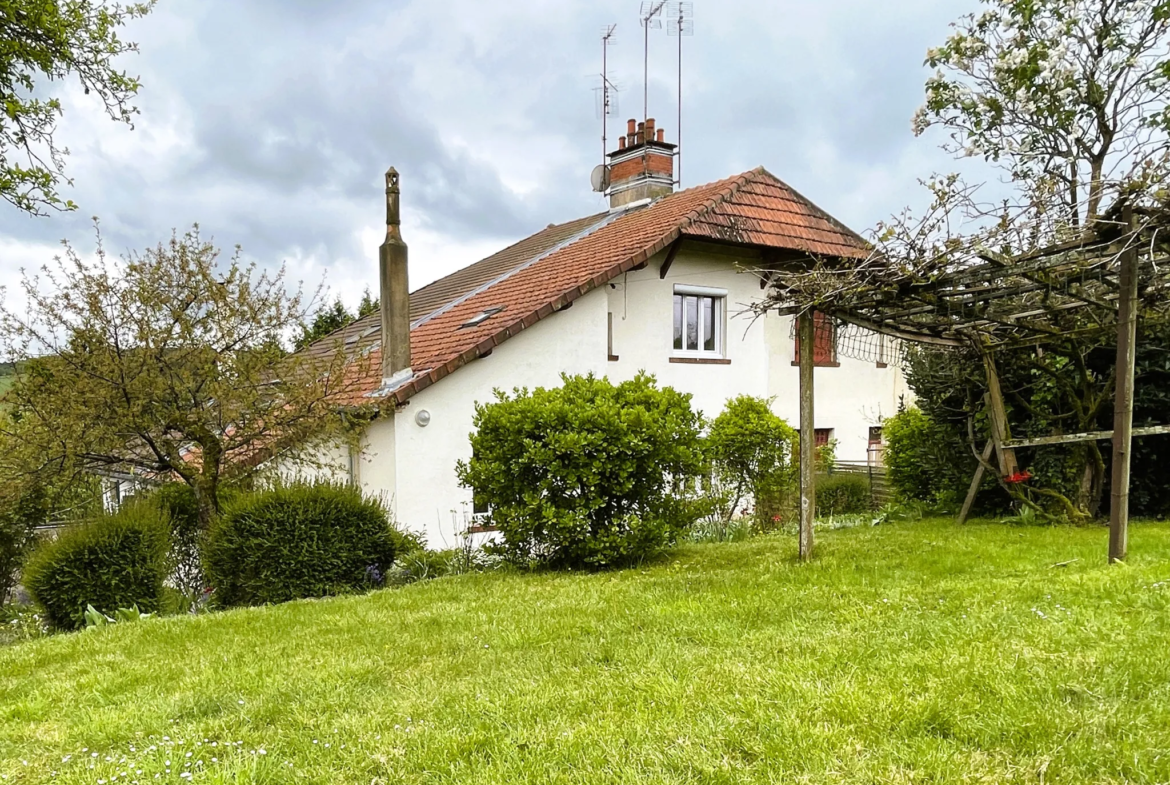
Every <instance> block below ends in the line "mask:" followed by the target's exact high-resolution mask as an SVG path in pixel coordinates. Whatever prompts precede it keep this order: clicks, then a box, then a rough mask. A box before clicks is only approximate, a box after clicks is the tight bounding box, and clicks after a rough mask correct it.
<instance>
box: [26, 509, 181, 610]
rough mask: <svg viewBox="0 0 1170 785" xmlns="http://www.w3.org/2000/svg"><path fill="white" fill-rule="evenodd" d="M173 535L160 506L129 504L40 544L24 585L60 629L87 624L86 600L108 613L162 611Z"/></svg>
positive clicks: (30, 560)
mask: <svg viewBox="0 0 1170 785" xmlns="http://www.w3.org/2000/svg"><path fill="white" fill-rule="evenodd" d="M168 535H169V522H168V521H167V518H166V515H165V514H164V513H163V512H161V511H160V510H159V509H158V508H156V507H154V506H152V505H147V504H130V505H127V506H126V507H124V508H123V509H122V510H120V511H119V512H118V513H117V514H114V515H109V516H105V517H102V518H99V519H98V520H96V521H94V522H92V523H87V524H84V525H82V526H79V527H77V528H75V529H71V530H67V531H65V532H63V533H62V534H61V535H60V536H59V537H57V539H56V540H52V541H50V542H46V543H44V544H43V545H41V546H40V547H39V548H37V549H36V550H35V551H34V552H33V554H32V556H31V557H30V558H29V560H28V563H27V564H26V565H25V567H24V572H23V583H24V586H25V588H26V589H28V591H29V593H30V594H31V595H32V597H33V599H34V600H36V602H37V604H38V605H40V606H41V608H42V609H43V610H44V612H45V618H46V619H47V620H48V622H49V623H50V624H51V625H52V626H53V627H55V628H57V629H61V630H76V629H80V628H82V627H84V626H85V608H86V606H87V605H93V607H94V608H96V609H97V610H99V611H101V612H102V613H104V614H105V615H107V616H113V615H114V613H115V611H117V610H118V609H119V608H130V607H133V606H138V609H139V610H140V611H142V612H143V613H157V612H158V611H159V610H160V609H161V607H162V604H163V598H164V588H163V582H164V581H165V580H166V577H167V573H168V572H169V565H168V563H167V551H168V548H169V536H168Z"/></svg>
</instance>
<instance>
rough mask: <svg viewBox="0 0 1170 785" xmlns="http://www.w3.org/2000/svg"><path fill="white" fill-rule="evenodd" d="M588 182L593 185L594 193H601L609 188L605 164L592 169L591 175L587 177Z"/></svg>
mask: <svg viewBox="0 0 1170 785" xmlns="http://www.w3.org/2000/svg"><path fill="white" fill-rule="evenodd" d="M589 182H591V183H592V184H593V190H594V191H597V193H603V192H604V191H605V189H606V188H609V167H608V166H606V165H605V164H598V165H597V166H595V167H593V174H591V175H590V176H589Z"/></svg>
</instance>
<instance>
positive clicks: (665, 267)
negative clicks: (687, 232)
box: [658, 237, 682, 281]
mask: <svg viewBox="0 0 1170 785" xmlns="http://www.w3.org/2000/svg"><path fill="white" fill-rule="evenodd" d="M681 247H682V238H681V237H680V238H679V239H677V240H675V241H674V242H673V243H671V245H670V250H669V251H667V252H666V260H665V261H663V263H662V267H660V268H659V270H658V277H659V278H660V279H662V280H663V281H665V280H666V274H667V273H668V272H670V266H671V265H672V264H674V257H676V256H678V249H679V248H681Z"/></svg>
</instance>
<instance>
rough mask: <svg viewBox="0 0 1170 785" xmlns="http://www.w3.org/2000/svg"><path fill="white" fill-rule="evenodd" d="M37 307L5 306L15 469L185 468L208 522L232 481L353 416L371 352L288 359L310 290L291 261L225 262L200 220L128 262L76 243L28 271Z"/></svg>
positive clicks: (56, 472)
mask: <svg viewBox="0 0 1170 785" xmlns="http://www.w3.org/2000/svg"><path fill="white" fill-rule="evenodd" d="M23 284H24V293H25V297H26V299H27V307H26V308H23V309H21V310H20V311H19V312H18V311H17V310H15V309H14V308H11V307H9V306H7V305H6V306H4V307H3V308H2V309H0V345H2V346H4V347H5V348H6V349H7V350H8V351H9V352H10V353H12V354H13V355H14V356H15V359H18V360H20V361H21V362H20V363H19V364H18V374H17V377H16V381H15V384H14V386H13V387H12V389H11V390H10V392H9V393H8V395H7V397H6V402H7V404H8V405H9V406H10V407H11V408H12V417H11V418H10V419H9V420H8V421H6V422H7V424H5V422H0V428H2V429H3V430H0V438H2V439H3V441H4V443H5V444H7V445H9V446H11V449H10V450H7V451H6V452H5V454H3V455H0V480H9V481H15V480H17V479H19V478H22V477H29V476H52V477H62V476H68V475H75V474H77V473H79V472H98V473H106V474H111V473H112V474H115V475H130V474H132V475H139V476H145V477H147V478H152V477H158V478H179V479H181V480H183V481H184V482H186V483H187V484H188V485H190V486H191V487H192V489H193V490H194V493H195V496H196V499H197V500H198V503H199V508H200V516H201V519H202V521H203V524H204V525H205V526H206V524H207V523H209V522H210V520H211V519H212V518H213V517H214V516H215V514H216V511H217V509H218V504H219V487H220V484H221V482H224V481H227V482H237V481H241V480H243V479H246V478H247V477H249V476H250V475H251V474H252V473H253V472H254V471H255V470H256V467H257V465H258V464H259V463H261V462H262V461H263V460H265V459H267V458H270V457H272V456H273V455H275V454H277V453H279V452H281V451H282V450H286V449H294V448H296V447H297V446H302V447H305V446H311V445H312V444H313V443H314V439H316V438H324V437H326V436H328V435H329V434H330V433H331V432H332V431H333V429H335V428H337V427H339V426H340V420H339V418H338V417H337V415H336V410H337V403H338V401H339V400H343V399H344V398H345V397H346V395H347V394H350V392H351V387H353V385H354V383H355V381H356V380H357V379H358V377H360V375H361V369H360V367H358V366H360V365H361V363H362V362H364V361H365V360H363V359H362V358H361V357H360V356H359V357H348V356H346V354H345V352H344V351H340V347H339V351H336V352H331V353H328V354H324V355H321V356H308V355H305V354H298V355H289V354H287V352H286V351H285V350H284V348H283V341H284V340H285V338H286V336H288V335H289V334H291V333H292V331H294V330H295V329H296V328H297V326H298V325H300V324H302V323H303V322H304V317H305V311H306V306H305V300H306V298H305V297H304V296H303V295H302V293H301V292H300V290H299V289H298V290H290V289H288V288H287V287H286V285H285V281H284V271H283V269H282V270H280V271H279V272H277V273H275V274H269V273H261V272H259V271H258V270H257V268H256V267H255V265H254V264H245V263H243V262H242V261H241V259H240V257H239V253H238V251H237V253H236V255H234V256H233V257H231V259H230V260H227V261H226V262H225V261H223V260H221V259H220V256H219V252H218V250H217V249H216V248H215V247H214V246H213V245H212V244H211V243H209V242H207V241H205V240H204V239H202V237H200V235H199V232H198V229H197V228H196V229H194V230H192V231H190V232H188V233H187V234H185V235H182V236H178V235H176V236H173V237H172V238H171V239H170V241H169V242H166V243H163V244H161V245H159V246H158V247H156V248H153V249H150V250H148V251H146V252H145V253H142V254H133V255H130V256H128V257H126V258H125V259H122V260H120V261H118V262H114V261H113V260H111V259H109V258H108V257H107V256H106V255H105V253H104V252H103V251H102V250H101V247H100V238H99V247H98V252H97V255H96V259H95V260H94V261H89V262H87V261H85V260H83V259H82V257H81V256H80V255H79V254H78V253H77V252H76V251H74V250H73V249H72V248H67V250H66V254H65V257H64V258H63V259H59V260H58V264H56V265H55V266H53V267H51V268H50V267H45V268H44V269H43V270H42V272H41V277H40V278H36V277H32V276H29V275H25V277H24V281H23Z"/></svg>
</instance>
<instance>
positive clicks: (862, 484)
mask: <svg viewBox="0 0 1170 785" xmlns="http://www.w3.org/2000/svg"><path fill="white" fill-rule="evenodd" d="M872 509H873V495H872V494H871V493H870V488H869V479H868V478H866V477H863V476H862V475H860V474H829V475H826V476H824V477H818V478H817V513H818V514H820V515H854V514H856V513H861V512H869V511H870V510H872Z"/></svg>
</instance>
